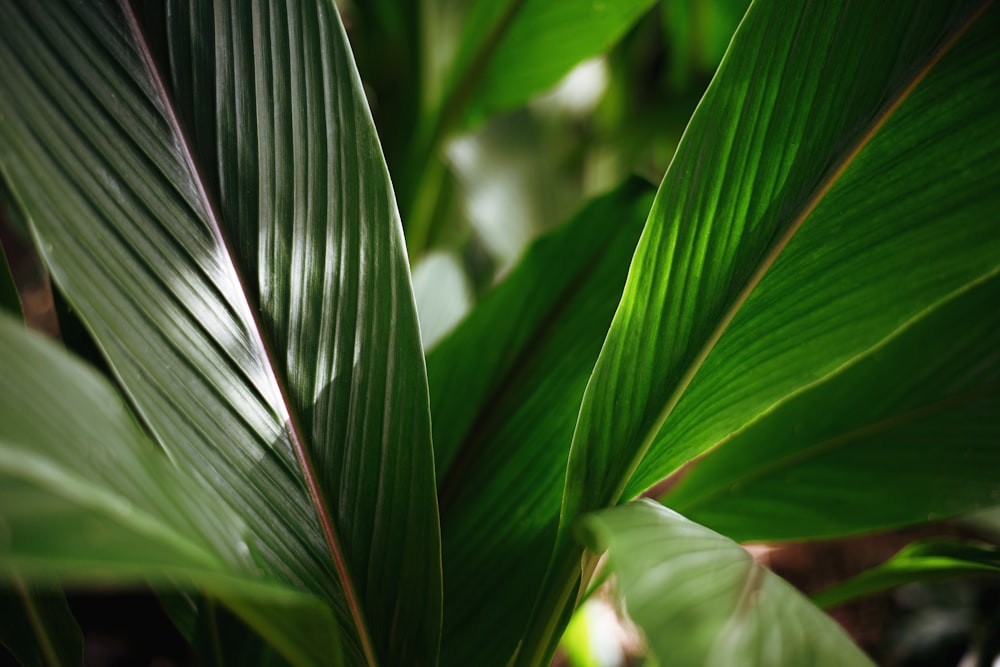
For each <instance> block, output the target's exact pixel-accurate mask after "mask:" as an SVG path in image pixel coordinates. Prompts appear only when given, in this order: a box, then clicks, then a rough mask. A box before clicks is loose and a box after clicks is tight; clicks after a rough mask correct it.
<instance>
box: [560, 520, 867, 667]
mask: <svg viewBox="0 0 1000 667" xmlns="http://www.w3.org/2000/svg"><path fill="white" fill-rule="evenodd" d="M580 525H581V528H582V532H583V533H584V534H585V536H586V537H587V538H588V542H589V544H590V545H591V546H592V548H593V549H594V550H595V551H597V552H600V551H604V550H607V552H608V567H610V568H611V569H612V571H613V572H614V574H615V575H616V577H617V590H618V592H619V594H620V595H621V597H622V598H623V600H624V604H625V608H626V611H627V612H628V615H629V617H631V618H632V620H634V621H635V622H636V623H637V624H638V625H639V626H640V627H641V628H642V630H643V632H644V633H645V635H646V638H647V640H648V641H649V646H650V649H651V650H652V653H653V655H655V656H656V659H657V660H658V661H659V662H660V664H664V665H705V666H706V667H707V666H716V665H718V666H720V667H721V666H722V665H748V666H753V665H760V666H761V667H765V666H766V667H798V666H799V665H813V666H814V667H822V666H824V665H830V666H831V667H832V666H836V667H848V666H850V665H871V664H872V663H871V661H869V660H868V658H867V657H866V656H865V655H864V653H862V652H861V650H860V649H859V648H858V647H857V646H856V645H855V644H854V643H853V642H852V641H851V640H850V639H849V638H848V637H847V635H845V634H844V632H843V630H841V629H840V627H839V626H838V625H837V624H836V623H835V622H834V621H833V619H831V618H830V617H828V616H827V615H826V614H824V613H823V612H822V611H820V610H819V609H818V608H817V607H816V606H814V605H813V604H812V603H811V602H809V600H808V599H807V598H806V597H805V596H803V595H802V594H801V593H799V592H798V591H797V590H795V589H794V588H793V587H792V586H791V585H789V584H788V583H787V582H785V581H784V580H782V579H781V578H780V577H778V576H777V575H775V574H774V573H772V572H770V571H769V570H768V569H767V568H765V567H764V566H763V565H761V564H760V563H757V562H756V561H755V560H754V559H753V558H752V557H751V556H750V554H748V553H747V552H746V551H744V550H743V548H741V547H740V546H739V545H738V544H736V543H735V542H733V541H732V540H730V539H728V538H726V537H723V536H722V535H719V534H717V533H714V532H712V531H711V530H709V529H707V528H705V527H703V526H700V525H698V524H696V523H694V522H692V521H689V520H688V519H685V518H684V517H682V516H681V515H679V514H677V513H675V512H672V511H671V510H668V509H667V508H665V507H662V506H660V505H657V504H655V503H653V502H650V501H648V500H643V501H639V502H637V503H633V504H629V505H623V506H621V507H616V508H614V509H610V510H605V511H602V512H598V513H596V514H590V515H587V516H585V517H583V519H582V520H581V524H580Z"/></svg>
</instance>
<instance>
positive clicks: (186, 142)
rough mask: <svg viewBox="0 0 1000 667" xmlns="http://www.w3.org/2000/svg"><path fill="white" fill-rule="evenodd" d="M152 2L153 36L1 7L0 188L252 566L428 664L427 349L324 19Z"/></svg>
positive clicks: (365, 125)
mask: <svg viewBox="0 0 1000 667" xmlns="http://www.w3.org/2000/svg"><path fill="white" fill-rule="evenodd" d="M213 11H214V12H216V15H214V16H213V15H212V12H213ZM166 14H167V16H169V17H170V19H171V22H170V24H169V25H168V26H167V39H166V42H165V44H164V43H161V41H159V38H160V37H161V35H160V34H159V33H158V32H157V31H155V30H150V29H144V28H143V27H142V21H145V20H146V19H145V18H144V17H145V14H143V16H140V17H137V16H136V15H135V14H134V13H133V9H132V7H131V6H130V5H129V4H125V3H113V2H110V1H109V2H94V3H84V4H79V3H74V2H45V3H35V2H23V3H4V4H3V5H2V9H0V35H2V38H0V91H2V92H3V93H4V94H0V117H2V121H0V164H2V168H3V170H4V175H5V177H7V178H8V180H9V181H10V183H11V185H12V188H13V189H14V191H15V193H16V194H17V196H18V199H19V201H21V202H22V203H23V204H24V207H25V209H26V211H27V213H28V214H29V216H30V218H31V222H32V225H33V226H34V231H35V233H36V235H37V237H38V238H39V239H40V245H41V247H40V250H41V252H42V255H43V257H44V259H45V261H46V263H47V264H48V265H49V267H50V269H51V271H52V275H53V277H54V279H55V280H56V282H57V283H58V284H59V285H60V287H61V288H62V289H63V290H64V292H65V294H66V295H67V297H68V299H69V300H70V302H71V304H72V305H73V306H74V308H76V309H77V311H78V312H79V314H80V316H81V319H83V320H84V322H85V323H86V324H87V325H88V327H89V328H90V329H91V331H92V333H93V334H94V338H95V339H96V340H97V342H98V344H99V345H100V347H101V348H102V351H103V352H104V354H105V355H106V357H107V358H108V360H109V362H110V365H111V367H112V369H113V371H114V373H115V375H116V377H117V378H118V379H119V380H120V382H121V383H122V385H123V386H124V388H125V389H126V391H127V392H128V395H129V397H130V399H131V401H132V402H133V403H134V405H135V406H136V408H137V410H138V412H139V414H140V416H141V418H142V420H143V421H144V423H145V424H146V425H148V427H149V428H150V430H151V431H152V433H153V435H154V437H155V439H156V441H157V442H158V444H159V445H160V446H161V447H162V448H163V449H164V450H166V451H167V452H168V454H169V456H170V457H171V459H172V460H173V461H175V462H176V464H177V465H178V467H179V468H180V469H181V470H183V471H186V472H187V473H188V474H190V475H191V476H192V478H193V479H195V480H197V481H198V483H199V484H200V485H201V486H202V487H203V488H205V489H208V490H210V491H211V492H212V493H214V494H216V495H217V496H218V498H220V499H221V501H223V502H226V503H228V504H229V505H230V506H231V507H234V508H238V509H239V512H240V513H241V514H242V516H243V519H244V520H245V521H246V523H247V526H248V527H249V531H250V533H251V534H250V535H249V536H248V538H247V539H248V541H249V543H250V544H249V547H250V550H251V552H252V553H253V554H254V561H255V564H256V565H257V566H259V567H260V568H262V569H263V570H264V572H266V573H267V574H268V575H270V576H273V577H275V578H277V579H278V580H279V581H281V582H283V583H286V584H290V585H292V586H294V587H296V588H298V589H299V590H303V591H307V592H310V593H315V594H318V595H321V596H323V597H324V598H325V599H326V600H327V601H329V602H330V603H331V605H332V606H333V608H334V611H335V613H336V615H337V618H338V619H339V622H340V624H341V627H342V628H343V630H344V633H345V634H344V648H345V653H346V654H347V658H348V659H349V660H350V661H353V662H362V661H363V662H369V663H371V662H376V661H381V662H385V663H389V664H395V663H406V664H417V663H433V662H435V660H436V654H437V650H438V642H439V632H440V610H441V582H440V568H441V565H440V556H439V553H440V551H439V550H440V542H439V529H438V520H437V508H436V498H435V483H434V471H433V458H432V451H431V445H430V423H429V411H428V399H427V393H426V392H427V389H426V380H425V375H424V366H423V363H424V362H423V354H422V350H421V347H420V340H419V335H418V330H417V325H416V316H415V312H414V308H413V298H412V294H411V291H410V285H409V275H408V268H407V265H406V257H405V251H404V249H403V247H402V233H401V229H400V223H399V218H398V215H397V213H396V210H395V204H394V202H393V198H392V192H391V187H390V185H389V181H388V175H387V173H386V169H385V165H384V162H383V160H382V156H381V151H380V149H379V146H378V142H377V139H376V136H375V131H374V127H373V124H372V121H371V116H370V114H369V112H368V108H367V106H366V102H365V97H364V93H363V90H362V87H361V82H360V81H359V79H358V75H357V72H356V70H355V68H354V64H353V60H352V58H351V55H350V51H349V49H348V46H347V40H346V37H345V35H344V32H343V28H342V26H341V25H340V22H339V18H338V14H337V11H336V8H335V6H334V5H333V3H332V2H330V1H329V0H301V1H299V2H289V3H287V4H282V5H281V6H275V5H272V4H271V3H267V2H254V3H242V2H241V3H232V4H229V3H224V2H220V3H217V4H216V5H214V6H211V5H209V4H208V3H194V4H192V5H190V6H188V5H187V4H186V3H182V2H178V3H175V4H172V5H171V7H170V8H169V11H168V12H167V13H166ZM161 27H162V26H161ZM164 53H168V54H169V63H168V62H163V61H162V55H163V54H164ZM10 91H17V92H16V94H12V93H11V92H10Z"/></svg>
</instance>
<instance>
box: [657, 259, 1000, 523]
mask: <svg viewBox="0 0 1000 667" xmlns="http://www.w3.org/2000/svg"><path fill="white" fill-rule="evenodd" d="M998 303H1000V276H994V277H992V278H990V279H989V280H987V281H986V282H984V283H982V284H980V285H976V286H974V287H972V288H971V289H969V290H968V291H967V292H965V293H963V294H960V295H957V296H955V297H954V298H953V299H951V300H950V301H948V302H946V303H944V304H942V305H940V306H938V307H936V308H933V309H930V310H928V311H925V312H924V313H921V314H920V316H919V317H918V318H917V319H915V320H914V321H913V322H912V323H909V324H908V325H906V326H905V328H904V329H903V330H902V331H899V332H898V333H897V334H896V335H895V336H893V337H892V338H891V339H889V340H888V341H886V342H885V343H883V344H882V345H879V346H878V347H876V348H874V349H873V350H871V351H870V352H868V353H867V354H865V355H864V356H862V357H860V358H858V359H856V360H854V361H853V362H852V363H851V364H850V365H847V366H845V367H842V368H840V369H838V370H837V371H836V372H835V373H833V374H831V376H830V377H828V378H824V380H823V381H822V382H821V383H818V384H816V385H814V386H812V387H809V388H807V389H804V390H803V391H802V392H800V393H798V394H797V395H796V396H794V397H791V398H790V399H789V400H787V401H785V402H784V403H782V404H781V405H780V406H778V407H776V408H775V409H774V410H772V411H770V412H768V413H767V414H766V415H763V416H761V417H760V418H759V419H757V420H756V421H755V422H753V423H752V424H750V425H749V426H747V427H746V428H744V429H742V430H740V431H739V432H737V433H735V434H734V435H732V436H731V437H730V438H728V439H727V440H726V442H725V443H724V444H723V445H722V446H721V447H720V448H719V449H718V450H716V451H713V452H712V453H711V454H709V455H708V456H707V457H706V458H705V459H704V460H702V461H699V462H698V463H697V464H696V465H695V466H694V468H693V469H692V470H691V471H690V472H689V473H688V474H687V475H685V476H684V477H683V479H682V480H681V482H680V484H679V485H678V486H677V487H676V488H675V489H674V490H673V491H672V492H671V493H670V494H668V495H667V496H666V498H664V502H665V503H666V504H668V505H670V506H671V507H673V508H674V509H676V510H678V511H680V512H683V513H684V514H685V515H687V516H690V517H691V518H692V519H695V520H697V521H699V522H701V523H704V524H705V525H707V526H710V527H711V528H713V529H714V530H718V531H720V532H722V533H725V534H726V535H729V536H730V537H732V538H733V539H736V540H740V541H746V540H774V539H792V538H794V539H799V538H808V537H828V536H836V535H842V534H845V533H852V532H861V531H864V530H877V529H885V528H888V527H891V526H895V525H899V524H904V523H916V522H920V521H925V520H927V519H932V518H943V517H945V516H949V515H954V514H960V513H965V512H967V511H970V510H972V509H975V508H977V507H983V506H987V505H992V504H996V503H997V502H1000V480H998V478H997V471H998V470H1000V309H998V308H997V307H996V304H998Z"/></svg>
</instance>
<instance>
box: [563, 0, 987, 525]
mask: <svg viewBox="0 0 1000 667" xmlns="http://www.w3.org/2000/svg"><path fill="white" fill-rule="evenodd" d="M904 5H905V6H904ZM974 9H976V8H975V7H973V8H970V7H968V6H966V7H956V6H954V5H951V4H949V5H947V6H945V5H940V4H938V3H927V4H915V3H903V4H901V5H900V6H899V7H891V8H890V7H887V6H885V5H884V3H880V4H878V5H871V4H868V3H865V4H858V5H854V4H845V5H844V6H843V7H839V8H834V7H833V6H824V7H822V8H820V7H811V6H810V7H806V6H801V7H797V8H796V11H789V10H788V7H786V6H784V5H780V3H773V4H772V3H767V2H762V3H758V4H756V5H754V7H753V9H752V10H751V11H750V12H749V13H748V14H747V16H746V18H745V19H744V21H743V24H742V26H741V29H740V31H739V32H738V33H737V35H736V37H735V38H734V40H733V46H732V48H731V50H730V53H729V55H728V56H727V59H726V61H725V62H724V63H723V65H722V67H721V68H720V70H719V73H718V75H717V77H716V79H715V81H714V82H713V85H712V86H711V87H710V89H709V91H708V92H707V93H706V95H705V98H704V99H703V100H702V103H701V105H700V106H699V110H698V113H697V114H696V115H695V117H694V118H693V119H692V121H691V124H690V125H689V126H688V129H687V131H686V133H685V136H684V139H683V140H682V142H681V146H680V147H679V149H678V153H677V155H676V156H675V158H674V162H673V163H672V165H671V168H670V170H669V171H668V172H667V175H666V176H665V177H664V181H663V184H662V185H661V187H660V191H659V193H658V195H657V200H656V203H655V204H654V206H653V210H652V212H651V213H650V220H649V222H648V223H647V227H646V230H645V232H644V234H643V239H642V241H641V242H640V245H639V248H638V249H637V251H636V257H635V259H634V260H633V263H632V268H631V270H630V276H629V278H630V279H629V283H628V284H627V286H626V290H625V295H624V296H623V298H622V304H621V306H620V307H619V310H618V313H616V315H615V320H614V323H613V324H612V327H611V331H610V332H609V335H608V341H607V343H606V344H605V346H604V349H603V350H602V352H601V358H600V359H599V361H598V364H597V367H596V368H595V371H594V376H593V378H592V380H591V382H590V385H589V386H588V390H587V395H586V396H585V398H584V404H583V407H582V411H581V417H580V421H579V427H578V429H577V434H576V437H575V439H574V444H573V453H572V456H571V459H570V478H569V479H570V481H569V483H568V484H567V496H566V502H565V506H564V510H565V515H566V518H567V520H568V519H570V518H571V517H572V516H573V515H574V514H576V513H577V512H578V511H581V510H584V509H587V508H591V507H599V506H601V505H606V504H608V503H611V502H614V501H615V500H617V499H618V498H619V497H621V495H622V493H623V491H625V492H626V493H628V494H633V493H638V492H639V491H641V490H642V489H644V488H646V487H647V486H649V485H650V484H652V483H654V482H656V481H658V480H659V479H661V478H662V477H665V476H666V475H667V474H669V473H670V472H672V471H673V470H674V469H676V468H677V467H678V466H679V465H681V464H683V463H684V462H686V461H687V460H689V459H690V458H691V457H692V456H695V455H697V454H699V453H700V452H701V451H704V449H706V448H707V447H708V446H711V445H712V444H714V443H715V442H717V441H718V440H719V439H721V438H722V437H725V436H726V435H728V434H729V433H731V432H732V430H734V429H733V428H732V425H735V427H736V428H738V427H740V426H742V425H743V424H744V423H745V422H746V421H749V420H750V419H752V418H754V417H756V416H758V415H759V414H760V413H761V412H763V411H765V410H767V409H768V408H770V407H771V406H772V405H773V404H774V403H776V402H778V401H780V400H782V399H784V398H786V397H788V396H789V395H790V394H791V393H793V392H795V391H797V390H799V389H801V388H802V387H804V386H805V385H807V384H810V383H812V382H815V381H816V380H818V379H820V378H822V377H824V376H826V375H827V374H829V373H830V372H831V371H833V370H835V369H836V368H838V367H839V366H841V365H842V364H844V363H845V362H846V361H849V360H850V359H852V358H853V357H855V356H857V355H858V354H862V353H864V352H865V351H867V350H870V349H871V348H872V347H874V346H875V345H877V344H879V342H880V341H882V340H883V339H884V338H886V337H887V336H889V335H890V334H891V333H892V332H893V331H895V330H897V329H898V328H900V327H901V326H903V325H905V324H906V323H907V322H908V321H909V320H910V319H912V318H913V317H915V316H916V315H918V314H919V313H920V312H921V311H922V310H924V309H925V308H927V307H928V306H931V305H933V304H934V303H936V302H938V301H940V300H942V299H944V298H946V297H947V296H948V295H950V294H952V293H953V292H955V291H957V290H961V289H963V288H965V287H966V286H967V285H969V284H972V283H974V282H976V281H978V280H981V279H982V278H983V277H984V276H988V275H990V274H991V273H993V272H994V271H996V270H997V268H998V261H997V257H998V256H1000V237H998V236H997V235H996V233H995V225H994V224H993V223H992V217H991V212H994V213H995V212H996V211H997V210H998V208H1000V191H998V190H997V189H996V188H992V187H989V186H987V185H986V182H987V181H989V178H985V175H986V174H987V173H991V170H997V169H998V167H997V165H996V161H995V160H992V158H991V157H990V156H991V155H992V149H991V148H990V147H989V146H990V142H989V141H984V140H983V138H984V137H992V136H994V135H993V134H992V133H991V129H992V128H994V126H997V125H998V120H997V118H996V114H994V113H992V107H993V104H992V100H991V96H990V95H989V94H988V91H990V90H991V89H993V81H992V78H993V73H994V68H993V67H992V64H991V59H992V60H993V61H996V60H997V59H998V58H1000V51H998V50H997V49H996V48H994V46H993V42H992V41H991V40H988V39H986V36H987V35H988V34H989V33H990V25H991V24H993V23H994V22H995V21H996V15H997V13H996V12H990V13H989V14H988V15H986V17H985V18H984V16H983V14H982V12H978V11H976V12H973V10H974ZM896 10H898V11H896ZM764 26H766V29H765V27H764ZM973 27H974V29H973V30H971V32H970V28H973ZM779 30H780V32H776V31H779ZM782 34H784V35H786V36H787V37H786V38H783V37H782V36H781V35H782ZM793 35H794V36H796V37H795V39H793V38H792V36H793ZM869 35H870V36H871V38H870V40H869V38H868V36H869ZM876 35H877V38H876ZM847 36H850V38H847ZM765 42H766V46H765ZM858 44H866V45H868V46H867V47H866V48H867V49H871V52H868V51H867V50H866V49H859V48H858ZM862 62H863V63H865V64H866V69H865V76H864V77H863V78H861V79H859V78H857V77H855V76H854V75H853V74H848V72H853V70H852V67H853V66H854V65H853V64H852V63H855V64H858V65H860V63H862ZM833 63H837V64H836V66H834V64H833ZM757 70H762V72H761V73H759V74H757V75H755V76H753V77H750V76H749V74H748V73H749V72H751V71H757ZM751 79H752V81H753V84H752V85H751V84H750V81H751ZM956 85H960V87H961V89H962V90H963V91H968V94H967V95H962V96H953V95H952V91H953V89H954V87H955V86H956ZM984 91H985V92H984ZM944 95H947V96H949V97H950V101H949V106H948V112H949V113H947V114H945V113H941V114H939V116H938V117H935V121H937V122H935V123H928V122H926V116H927V115H928V113H929V112H928V109H929V108H937V107H939V106H941V104H942V96H944ZM720 127H723V128H726V130H725V133H724V134H722V135H721V137H720V136H719V133H720V130H719V129H718V128H720ZM945 128H947V131H948V132H949V142H948V144H947V146H946V148H945V144H943V143H941V144H939V145H940V146H941V147H942V148H941V149H940V150H941V151H942V153H941V154H936V153H935V152H934V151H931V150H927V149H926V148H925V146H926V144H927V142H928V141H930V140H931V138H932V137H935V136H938V135H939V134H940V133H941V132H942V131H945V130H944V129H945ZM997 129H998V130H1000V127H997ZM765 135H766V137H767V142H766V143H765V142H764V141H763V139H764V137H765ZM957 147H961V149H962V150H960V151H958V152H955V149H956V148H957ZM965 149H968V150H965ZM945 160H947V163H946V164H945ZM956 170H958V171H956ZM967 173H975V178H970V177H968V176H963V174H967ZM884 174H894V175H895V176H894V177H893V178H892V179H891V180H888V181H884V180H880V178H879V176H880V175H884ZM876 221H877V223H876ZM959 225H961V227H962V230H963V233H962V234H960V235H959V234H955V233H954V229H955V228H956V226H959ZM786 248H787V249H788V250H787V254H786V253H785V252H783V251H785V250H786ZM772 267H773V272H772V271H771V270H772ZM758 288H759V289H758ZM751 293H754V294H753V295H752V298H753V299H754V301H753V302H749V300H748V297H751ZM786 294H787V296H786ZM779 299H780V301H779ZM744 305H745V307H744ZM768 306H771V307H770V308H767V307H768ZM765 308H767V317H758V318H754V315H755V314H757V311H759V310H761V309H765ZM740 315H742V319H741V320H740V322H739V323H738V324H740V325H742V326H741V327H739V328H738V329H735V333H733V334H732V337H733V338H737V339H738V340H734V341H733V343H732V344H733V348H723V347H722V342H721V341H720V340H719V339H720V338H721V337H722V336H723V335H724V334H726V333H729V330H730V324H734V325H735V324H737V322H734V318H735V317H738V316H740ZM748 321H752V323H750V324H748V323H747V322H748ZM741 334H742V335H741ZM761 338H763V339H764V340H763V341H760V339H761ZM717 343H718V345H717ZM752 343H755V344H752ZM713 349H722V350H726V351H730V350H731V352H730V353H731V355H733V356H735V358H732V357H731V358H729V359H726V360H725V361H726V362H727V363H722V360H719V361H718V362H716V363H712V364H709V363H708V359H707V358H708V357H709V355H710V354H712V353H713ZM736 355H740V356H736ZM751 364H752V365H751ZM751 368H752V372H751V370H750V369H751ZM699 373H703V375H704V379H703V380H702V379H701V378H698V380H699V383H698V384H699V385H700V384H710V385H711V389H712V390H713V392H715V393H713V394H710V395H709V396H707V397H706V396H705V394H701V395H700V396H698V395H696V394H695V392H694V389H695V387H694V383H693V382H692V380H693V379H694V378H695V376H696V375H698V374H699ZM737 375H743V376H747V377H746V379H745V380H743V382H742V383H739V382H737V383H736V386H733V384H732V383H729V382H727V381H728V380H731V379H732V378H733V377H734V376H737ZM751 384H752V385H753V387H754V389H755V390H757V392H756V393H754V394H751V392H750V390H749V389H748V388H746V387H747V385H751ZM689 387H690V389H691V392H690V394H688V396H690V397H691V398H687V400H688V405H686V406H684V407H685V408H686V410H685V411H684V412H681V411H680V409H678V410H677V411H676V414H675V415H673V419H671V420H669V421H668V418H670V417H671V416H672V413H674V412H675V411H674V408H675V407H678V408H679V407H680V406H679V405H678V402H679V401H680V400H681V396H682V395H684V394H685V391H686V390H688V389H689ZM702 391H706V392H707V389H703V390H702ZM622 396H627V397H628V400H621V399H620V398H619V400H612V397H622ZM695 398H701V399H702V400H701V401H696V400H695ZM709 399H711V400H709ZM720 400H724V401H725V404H724V405H725V408H721V407H720ZM695 411H697V412H698V414H697V415H694V414H692V413H694V412H695ZM738 417H742V421H737V418H738ZM684 418H687V419H689V420H691V422H695V421H697V422H698V423H699V424H702V425H701V426H695V427H688V428H687V429H685V428H684V427H685V426H687V422H682V421H681V420H682V419H684ZM665 422H668V423H666V424H665ZM734 423H735V424H734ZM727 427H728V428H727ZM692 430H693V431H695V432H694V433H692V432H691V431H692ZM698 431H702V432H704V431H708V432H710V433H711V434H712V435H715V436H716V437H714V438H706V437H705V436H704V435H703V433H702V432H698ZM612 443H613V444H614V446H611V444H612ZM647 452H649V456H648V457H646V454H647ZM644 457H646V458H645V460H643V461H642V467H641V468H640V469H639V470H638V471H637V472H636V473H635V477H634V479H633V480H632V482H631V483H630V484H629V486H628V490H627V491H626V489H625V481H626V480H627V479H628V478H629V477H630V476H631V474H632V472H633V470H634V469H635V468H636V467H637V466H638V465H639V463H640V460H642V459H643V458H644Z"/></svg>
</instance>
